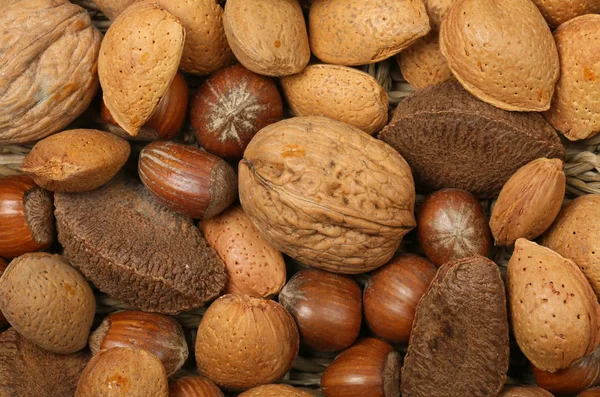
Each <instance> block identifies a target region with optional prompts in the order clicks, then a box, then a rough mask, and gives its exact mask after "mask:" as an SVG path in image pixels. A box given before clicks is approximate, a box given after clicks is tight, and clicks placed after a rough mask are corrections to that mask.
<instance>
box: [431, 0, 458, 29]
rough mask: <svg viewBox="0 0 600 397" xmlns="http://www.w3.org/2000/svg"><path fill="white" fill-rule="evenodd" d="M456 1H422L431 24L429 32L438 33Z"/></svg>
mask: <svg viewBox="0 0 600 397" xmlns="http://www.w3.org/2000/svg"><path fill="white" fill-rule="evenodd" d="M457 1H458V0H423V2H424V3H425V8H426V9H427V15H429V22H430V23H431V30H432V31H438V30H439V29H440V25H441V24H442V21H443V20H444V19H445V18H446V16H448V13H449V12H450V9H451V8H452V6H453V5H454V4H455V3H456V2H457Z"/></svg>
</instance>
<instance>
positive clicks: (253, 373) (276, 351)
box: [196, 295, 300, 390]
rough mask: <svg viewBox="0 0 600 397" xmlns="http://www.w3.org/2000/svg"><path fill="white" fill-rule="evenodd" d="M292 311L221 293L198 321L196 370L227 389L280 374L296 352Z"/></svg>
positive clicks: (266, 380)
mask: <svg viewBox="0 0 600 397" xmlns="http://www.w3.org/2000/svg"><path fill="white" fill-rule="evenodd" d="M299 346H300V336H299V334H298V328H297V327H296V324H295V323H294V319H293V318H292V316H291V315H290V314H289V313H288V312H287V311H286V310H285V309H284V308H283V307H282V306H281V305H280V304H279V303H277V302H274V301H270V300H265V299H259V298H252V297H249V296H246V295H224V296H222V297H220V298H219V299H217V300H216V301H214V302H213V303H212V304H211V305H210V307H209V308H208V310H207V311H206V313H205V314H204V317H203V318H202V321H201V322H200V326H199V327H198V334H197V337H196V363H197V364H198V371H199V372H200V374H201V375H204V376H206V377H208V378H209V379H211V380H212V381H213V382H215V383H216V384H217V385H219V386H221V387H223V388H225V389H228V390H245V389H250V388H252V387H256V386H258V385H261V384H265V383H271V382H275V381H277V380H279V379H281V378H282V377H283V376H284V375H285V373H286V372H288V371H289V369H290V368H291V366H292V363H293V361H294V359H295V358H296V356H297V354H298V349H299Z"/></svg>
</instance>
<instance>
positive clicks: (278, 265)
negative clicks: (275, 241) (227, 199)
mask: <svg viewBox="0 0 600 397" xmlns="http://www.w3.org/2000/svg"><path fill="white" fill-rule="evenodd" d="M199 227H200V230H202V234H204V238H206V241H207V242H208V244H210V246H211V247H213V248H214V249H215V251H217V254H218V255H219V257H220V258H221V259H222V260H223V262H225V266H226V267H227V273H228V274H229V277H228V281H227V285H226V287H225V293H227V294H242V295H250V296H254V297H257V298H270V297H272V296H274V295H277V294H278V293H279V291H280V290H281V289H282V288H283V286H284V285H285V279H286V268H285V262H284V260H283V255H281V253H280V252H279V251H277V250H276V249H275V248H274V247H273V246H272V245H271V244H269V243H268V242H267V241H266V240H265V239H263V238H262V237H261V236H260V234H259V233H258V230H257V229H256V227H254V224H253V223H252V220H250V218H248V216H247V215H246V214H245V213H244V210H243V209H242V208H241V207H239V206H236V207H232V208H231V209H229V210H227V211H225V212H223V213H221V214H220V215H217V216H216V217H214V218H211V219H208V220H204V221H203V222H200V225H199Z"/></svg>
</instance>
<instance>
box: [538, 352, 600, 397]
mask: <svg viewBox="0 0 600 397" xmlns="http://www.w3.org/2000/svg"><path fill="white" fill-rule="evenodd" d="M533 375H534V376H535V383H537V385H538V386H540V387H542V388H544V389H546V390H548V391H550V392H552V393H554V394H559V395H563V394H569V395H571V394H576V393H579V392H581V391H584V390H585V389H587V388H590V387H592V386H596V385H598V384H600V349H596V350H595V351H594V352H593V353H592V354H590V355H588V356H585V357H584V358H582V359H581V360H579V361H577V362H576V363H575V364H573V365H571V366H570V367H568V368H565V369H561V370H559V371H556V372H554V373H550V372H546V371H542V370H541V369H539V368H537V367H536V366H533Z"/></svg>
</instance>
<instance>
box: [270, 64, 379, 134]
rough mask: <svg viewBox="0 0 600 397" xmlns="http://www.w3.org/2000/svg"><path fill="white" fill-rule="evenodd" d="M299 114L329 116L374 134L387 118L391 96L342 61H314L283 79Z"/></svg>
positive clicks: (291, 102) (376, 83)
mask: <svg viewBox="0 0 600 397" xmlns="http://www.w3.org/2000/svg"><path fill="white" fill-rule="evenodd" d="M281 85H282V87H283V92H284V93H285V96H286V97H287V101H288V104H289V106H290V108H291V109H292V111H293V112H294V114H295V115H296V116H326V117H329V118H331V119H334V120H338V121H343V122H345V123H347V124H350V125H353V126H355V127H358V128H360V129H361V130H363V131H364V132H366V133H368V134H371V135H373V134H374V133H376V132H377V131H379V130H381V129H382V128H383V127H384V126H385V124H386V123H387V120H388V96H387V93H386V92H385V90H384V89H383V87H382V86H381V85H380V84H379V83H378V82H377V80H375V79H374V78H373V77H372V76H371V75H369V74H367V73H364V72H361V71H360V70H357V69H354V68H349V67H346V66H339V65H323V64H320V65H311V66H308V67H306V68H305V69H304V70H303V71H302V72H301V73H299V74H295V75H293V76H288V77H283V78H282V79H281Z"/></svg>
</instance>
